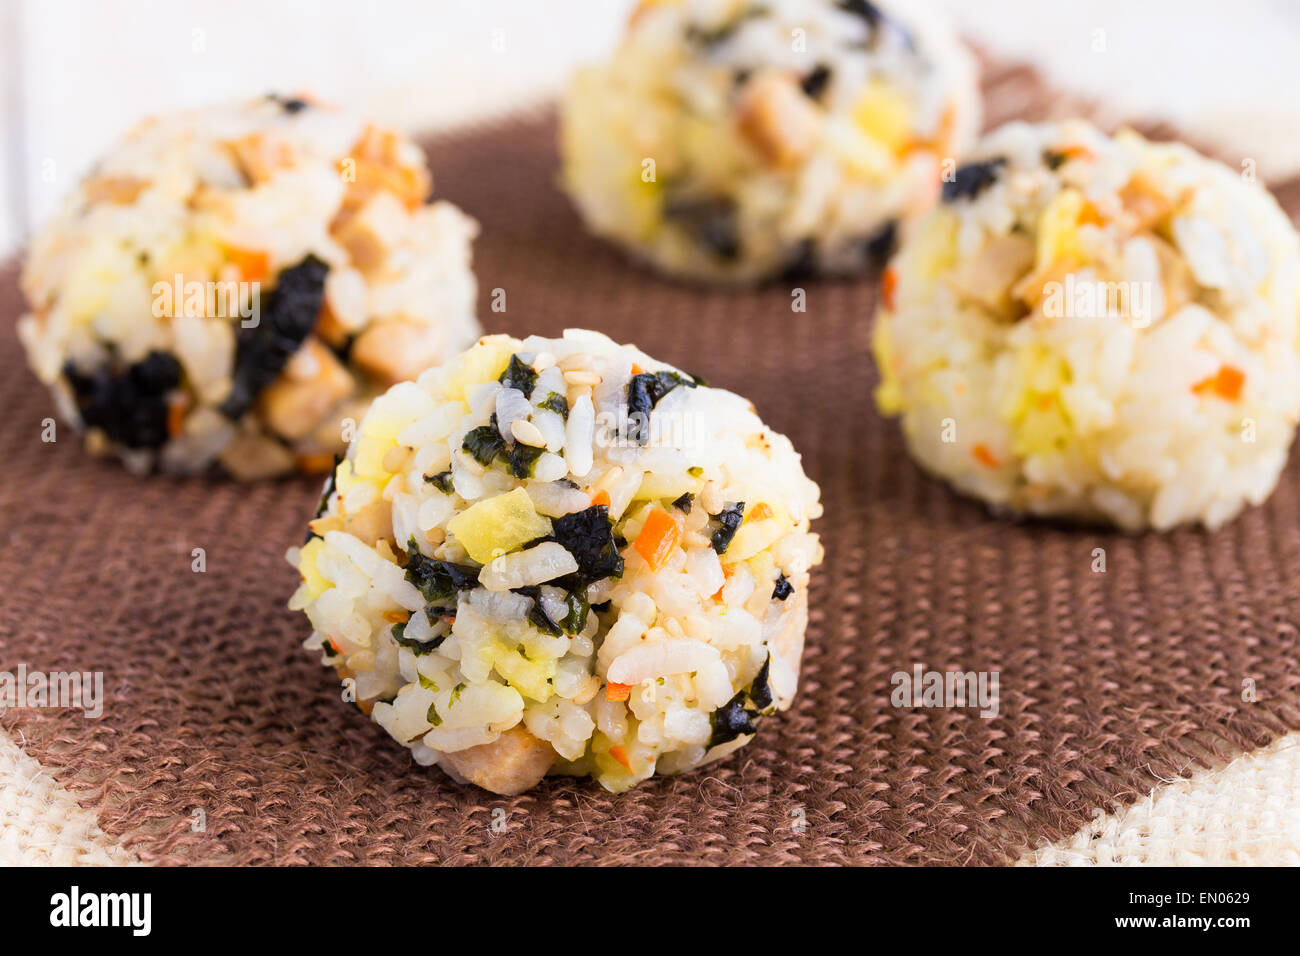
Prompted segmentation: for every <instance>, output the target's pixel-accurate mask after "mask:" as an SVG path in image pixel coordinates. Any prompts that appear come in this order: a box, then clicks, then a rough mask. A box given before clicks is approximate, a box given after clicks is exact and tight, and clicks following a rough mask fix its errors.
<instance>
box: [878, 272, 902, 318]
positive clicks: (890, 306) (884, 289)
mask: <svg viewBox="0 0 1300 956" xmlns="http://www.w3.org/2000/svg"><path fill="white" fill-rule="evenodd" d="M897 291H898V270H897V269H895V268H894V267H893V266H890V267H889V268H888V269H886V270H885V272H884V274H883V275H882V276H881V277H880V304H881V305H883V306H884V307H885V308H886V309H887V310H888V311H890V312H893V311H894V293H895V292H897Z"/></svg>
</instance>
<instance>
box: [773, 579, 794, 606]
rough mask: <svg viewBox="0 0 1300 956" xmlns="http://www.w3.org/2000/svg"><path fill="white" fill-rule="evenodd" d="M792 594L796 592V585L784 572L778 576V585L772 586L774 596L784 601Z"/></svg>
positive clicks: (775, 598)
mask: <svg viewBox="0 0 1300 956" xmlns="http://www.w3.org/2000/svg"><path fill="white" fill-rule="evenodd" d="M791 594H794V585H793V584H791V583H790V579H789V578H787V577H786V576H785V575H784V574H778V575H777V576H776V587H774V588H772V597H773V599H774V600H777V601H784V600H785V599H786V598H788V597H789V596H790V595H791Z"/></svg>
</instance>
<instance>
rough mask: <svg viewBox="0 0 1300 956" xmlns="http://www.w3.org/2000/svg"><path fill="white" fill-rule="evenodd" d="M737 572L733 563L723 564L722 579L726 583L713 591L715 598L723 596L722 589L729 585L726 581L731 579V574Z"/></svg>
mask: <svg viewBox="0 0 1300 956" xmlns="http://www.w3.org/2000/svg"><path fill="white" fill-rule="evenodd" d="M735 573H736V572H735V569H733V568H732V566H731V565H729V564H724V565H723V566H722V580H723V582H724V583H723V585H722V587H721V588H718V589H717V590H716V591H714V592H713V600H715V601H716V600H717V599H718V598H720V597H722V589H723V588H725V587H726V586H727V585H726V583H725V582H727V581H730V580H731V576H732V575H733V574H735Z"/></svg>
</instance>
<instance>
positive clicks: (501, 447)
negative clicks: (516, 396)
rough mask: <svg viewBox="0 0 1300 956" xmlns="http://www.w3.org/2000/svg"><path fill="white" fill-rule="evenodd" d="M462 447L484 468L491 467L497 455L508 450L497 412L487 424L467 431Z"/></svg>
mask: <svg viewBox="0 0 1300 956" xmlns="http://www.w3.org/2000/svg"><path fill="white" fill-rule="evenodd" d="M460 447H461V448H463V449H464V450H465V451H466V452H467V453H468V454H469V456H470V457H471V458H473V459H474V460H475V461H476V462H478V463H479V464H480V465H482V466H483V467H484V468H488V467H491V465H492V462H494V461H496V459H497V456H498V455H501V454H503V453H504V452H505V450H506V440H505V439H504V438H502V437H501V429H500V428H499V427H498V426H497V414H496V412H493V413H492V417H491V418H490V419H489V420H488V423H487V424H486V425H480V426H478V428H471V429H470V430H469V431H467V432H466V433H465V438H464V440H463V441H462V442H461V443H460Z"/></svg>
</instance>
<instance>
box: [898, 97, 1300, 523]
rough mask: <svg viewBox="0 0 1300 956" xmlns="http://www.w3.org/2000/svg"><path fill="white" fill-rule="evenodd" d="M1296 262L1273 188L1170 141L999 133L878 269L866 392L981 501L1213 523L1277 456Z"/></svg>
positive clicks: (938, 469)
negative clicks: (874, 374) (872, 386)
mask: <svg viewBox="0 0 1300 956" xmlns="http://www.w3.org/2000/svg"><path fill="white" fill-rule="evenodd" d="M1298 264H1300V259H1298V253H1297V240H1296V235H1295V233H1294V231H1293V230H1292V228H1291V225H1290V223H1289V222H1288V221H1287V218H1286V216H1285V215H1283V213H1282V211H1281V210H1280V209H1279V208H1278V205H1277V203H1276V202H1275V201H1274V200H1273V198H1272V197H1271V196H1270V195H1269V194H1268V193H1267V192H1266V191H1265V190H1264V189H1263V188H1262V187H1260V186H1258V185H1256V184H1255V183H1254V182H1253V181H1248V180H1246V179H1243V177H1242V175H1240V174H1238V173H1236V172H1234V171H1233V170H1231V169H1228V168H1227V167H1224V166H1222V165H1220V164H1218V163H1215V162H1211V161H1210V160H1208V159H1205V158H1204V157H1202V156H1199V155H1198V154H1196V153H1195V152H1193V151H1192V150H1190V149H1188V148H1187V147H1185V146H1181V145H1178V144H1163V143H1160V144H1158V143H1151V142H1148V141H1146V140H1144V139H1143V138H1142V137H1140V136H1138V135H1137V134H1135V133H1132V132H1124V133H1120V134H1119V135H1118V136H1116V137H1115V138H1113V139H1111V138H1108V137H1106V136H1104V135H1102V134H1101V133H1099V132H1098V131H1097V130H1095V129H1093V128H1092V127H1091V126H1089V125H1087V124H1084V123H1081V122H1070V123H1063V124H1060V125H1048V126H1029V125H1025V124H1020V123H1016V124H1012V125H1010V126H1007V127H1004V128H1003V129H1001V130H999V131H998V132H996V133H994V134H992V135H991V136H990V137H989V138H988V139H987V140H986V141H985V142H984V143H983V144H981V145H980V146H979V147H978V148H977V149H976V150H975V153H974V158H973V159H972V160H971V161H970V162H969V163H968V164H967V165H965V166H963V167H961V168H960V169H958V170H957V173H956V176H955V178H954V180H953V181H952V182H950V183H948V184H946V186H945V190H944V202H943V205H942V207H941V208H939V209H938V210H937V211H936V212H934V213H933V215H932V216H931V217H930V218H929V219H928V221H927V222H925V223H924V224H923V225H921V226H920V227H919V228H918V229H917V231H916V233H915V234H914V235H913V236H911V237H910V238H909V240H908V241H907V242H906V243H905V244H904V246H903V248H902V249H901V250H900V251H899V253H898V256H897V258H896V259H895V260H894V261H893V263H892V265H891V266H890V268H889V269H888V270H887V271H886V273H885V274H884V277H883V282H882V300H883V304H882V306H881V308H880V312H879V314H878V316H877V324H876V328H875V353H876V358H877V362H878V364H879V367H880V372H881V376H882V384H881V386H880V389H879V391H878V393H877V400H878V403H879V405H880V408H881V410H882V411H884V412H885V413H886V414H893V415H900V416H901V418H902V424H903V431H904V434H905V436H906V438H907V442H908V444H909V446H910V447H911V450H912V452H913V454H914V455H916V457H917V459H918V460H919V461H920V462H921V464H922V465H923V466H924V467H925V468H927V469H928V470H930V471H932V472H934V473H936V474H938V475H941V476H943V477H945V478H947V479H948V480H949V481H951V482H952V483H953V484H954V485H955V486H956V487H957V488H958V489H959V490H960V491H962V492H964V493H966V494H970V495H974V496H975V497H978V498H982V499H983V500H985V501H987V502H989V503H990V504H993V505H995V506H997V507H998V508H1000V509H1008V510H1011V511H1016V512H1025V513H1028V514H1033V515H1049V516H1064V517H1070V518H1077V519H1083V520H1087V521H1101V522H1109V523H1113V524H1115V525H1118V526H1120V527H1122V528H1125V529H1130V530H1138V529H1142V528H1147V527H1151V528H1156V529H1166V528H1170V527H1173V526H1175V525H1179V524H1184V523H1194V522H1200V523H1202V524H1204V525H1206V526H1207V527H1210V528H1214V527H1217V526H1218V525H1221V524H1223V523H1224V522H1225V521H1227V520H1229V519H1230V518H1232V517H1233V516H1234V515H1236V514H1237V512H1239V511H1240V510H1241V508H1242V507H1243V506H1244V505H1246V504H1247V503H1250V504H1258V503H1260V502H1262V501H1263V500H1264V499H1265V498H1267V497H1268V495H1269V493H1270V492H1271V491H1272V490H1273V487H1274V485H1275V484H1276V483H1277V479H1278V474H1279V473H1280V472H1281V470H1282V467H1283V465H1284V464H1285V462H1286V458H1287V450H1288V448H1289V447H1290V444H1291V439H1292V437H1293V434H1294V432H1295V425H1296V420H1297V415H1298V414H1300V360H1298V357H1297V319H1296V316H1297V266H1298Z"/></svg>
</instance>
